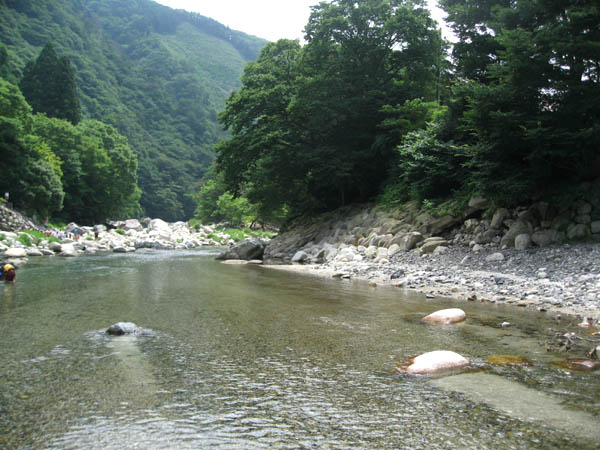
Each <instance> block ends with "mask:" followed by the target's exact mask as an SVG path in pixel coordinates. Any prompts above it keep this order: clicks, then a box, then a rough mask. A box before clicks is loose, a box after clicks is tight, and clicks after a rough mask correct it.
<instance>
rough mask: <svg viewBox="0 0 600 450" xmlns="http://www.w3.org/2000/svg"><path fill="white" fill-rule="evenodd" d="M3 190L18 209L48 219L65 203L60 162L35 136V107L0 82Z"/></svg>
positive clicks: (0, 177)
mask: <svg viewBox="0 0 600 450" xmlns="http://www.w3.org/2000/svg"><path fill="white" fill-rule="evenodd" d="M0 161H2V164H0V190H2V191H3V192H10V193H11V199H12V201H13V203H14V205H15V206H16V207H18V208H23V209H25V210H26V211H27V212H31V213H33V212H37V213H39V214H41V215H44V216H46V215H48V214H51V213H53V212H56V211H59V210H60V209H61V208H62V202H63V196H64V192H63V186H62V182H61V176H62V172H61V163H60V159H59V158H57V157H56V155H55V154H53V153H52V151H51V150H50V149H49V147H48V146H47V145H45V143H44V142H42V141H41V140H40V139H39V138H38V137H37V136H35V135H33V134H32V118H31V107H30V106H29V105H28V104H27V102H26V101H25V99H24V98H23V95H22V94H21V92H20V91H19V89H18V87H17V86H15V85H13V84H11V83H9V82H7V81H5V80H3V79H1V78H0Z"/></svg>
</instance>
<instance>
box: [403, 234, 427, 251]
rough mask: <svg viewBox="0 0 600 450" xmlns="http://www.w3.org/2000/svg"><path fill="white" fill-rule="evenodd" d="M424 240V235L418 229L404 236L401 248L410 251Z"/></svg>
mask: <svg viewBox="0 0 600 450" xmlns="http://www.w3.org/2000/svg"><path fill="white" fill-rule="evenodd" d="M422 240H423V235H422V234H421V233H419V232H418V231H413V232H411V233H408V234H407V235H406V236H404V238H403V240H402V243H401V244H400V248H401V249H402V250H404V251H410V250H412V249H413V248H415V247H416V246H417V244H418V243H419V242H421V241H422Z"/></svg>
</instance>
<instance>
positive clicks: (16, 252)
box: [4, 247, 27, 258]
mask: <svg viewBox="0 0 600 450" xmlns="http://www.w3.org/2000/svg"><path fill="white" fill-rule="evenodd" d="M4 256H6V257H7V258H25V257H26V256H27V250H26V249H24V248H20V247H10V248H8V249H6V250H5V252H4Z"/></svg>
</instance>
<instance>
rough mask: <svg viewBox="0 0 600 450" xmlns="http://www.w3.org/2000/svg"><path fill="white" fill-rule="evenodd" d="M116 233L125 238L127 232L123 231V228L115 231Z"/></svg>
mask: <svg viewBox="0 0 600 450" xmlns="http://www.w3.org/2000/svg"><path fill="white" fill-rule="evenodd" d="M115 233H117V234H120V235H121V236H123V235H124V234H125V230H122V229H121V228H117V229H116V230H115Z"/></svg>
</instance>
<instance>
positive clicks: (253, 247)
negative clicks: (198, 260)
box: [217, 239, 265, 261]
mask: <svg viewBox="0 0 600 450" xmlns="http://www.w3.org/2000/svg"><path fill="white" fill-rule="evenodd" d="M264 253H265V243H264V242H263V241H262V240H260V239H247V240H245V241H243V242H240V243H239V244H236V245H234V246H233V247H231V248H230V249H229V250H227V251H225V252H223V253H221V254H220V255H219V256H217V259H218V260H224V259H244V260H247V261H249V260H251V259H262V258H263V255H264Z"/></svg>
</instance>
